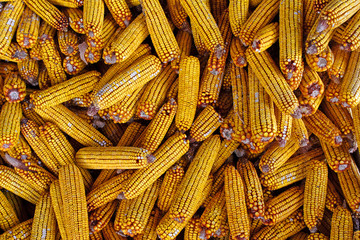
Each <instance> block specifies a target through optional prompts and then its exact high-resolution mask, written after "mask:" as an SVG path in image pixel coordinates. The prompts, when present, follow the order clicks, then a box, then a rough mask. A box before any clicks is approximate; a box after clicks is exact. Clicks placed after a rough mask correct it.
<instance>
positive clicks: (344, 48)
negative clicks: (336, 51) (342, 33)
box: [340, 43, 353, 52]
mask: <svg viewBox="0 0 360 240" xmlns="http://www.w3.org/2000/svg"><path fill="white" fill-rule="evenodd" d="M352 45H353V44H352V43H344V45H341V46H340V49H341V50H344V51H348V52H350V51H351V47H352Z"/></svg>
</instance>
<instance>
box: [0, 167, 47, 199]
mask: <svg viewBox="0 0 360 240" xmlns="http://www.w3.org/2000/svg"><path fill="white" fill-rule="evenodd" d="M0 186H1V187H3V188H5V189H7V190H9V191H10V192H12V193H14V194H15V195H18V196H19V197H21V198H23V199H25V200H26V201H28V202H31V203H33V204H36V203H37V201H38V200H39V198H40V195H41V193H40V192H38V191H37V190H36V189H34V187H33V186H31V185H30V184H29V183H28V182H26V181H25V180H24V179H23V178H22V177H20V175H18V174H17V173H16V171H15V170H14V169H11V168H9V167H6V166H3V165H2V166H0Z"/></svg>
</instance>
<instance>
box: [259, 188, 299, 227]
mask: <svg viewBox="0 0 360 240" xmlns="http://www.w3.org/2000/svg"><path fill="white" fill-rule="evenodd" d="M303 203H304V190H303V189H301V188H300V187H297V186H295V187H292V188H289V189H288V190H286V191H284V192H282V193H281V194H280V195H278V196H276V197H274V198H271V199H270V200H268V201H267V202H266V203H265V205H266V209H265V214H264V224H266V225H274V224H276V223H277V222H281V221H283V220H285V219H286V218H287V217H289V216H290V215H291V214H292V213H294V212H295V211H296V210H297V209H298V208H300V207H301V206H302V205H303Z"/></svg>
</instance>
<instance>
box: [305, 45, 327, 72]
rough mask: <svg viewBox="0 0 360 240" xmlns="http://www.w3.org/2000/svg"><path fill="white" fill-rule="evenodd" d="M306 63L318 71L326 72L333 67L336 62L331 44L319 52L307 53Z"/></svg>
mask: <svg viewBox="0 0 360 240" xmlns="http://www.w3.org/2000/svg"><path fill="white" fill-rule="evenodd" d="M305 59H306V63H307V64H308V65H309V66H310V67H311V68H312V69H313V70H315V71H316V72H324V71H327V70H328V69H330V68H331V66H332V65H333V63H334V54H333V53H332V51H331V49H330V47H329V46H327V47H326V48H325V50H324V51H322V52H320V53H318V54H312V55H310V54H307V53H306V54H305Z"/></svg>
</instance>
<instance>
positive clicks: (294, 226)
mask: <svg viewBox="0 0 360 240" xmlns="http://www.w3.org/2000/svg"><path fill="white" fill-rule="evenodd" d="M303 228H305V223H304V218H303V213H302V211H300V210H297V211H295V212H294V213H293V214H291V215H290V216H289V217H287V218H286V219H285V220H283V221H281V222H279V223H278V224H275V225H274V226H266V227H264V228H262V229H260V231H258V232H257V233H255V234H254V235H253V236H252V238H251V239H254V240H260V239H287V238H288V237H290V236H292V235H294V234H295V233H298V232H300V231H301V230H302V229H303Z"/></svg>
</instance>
